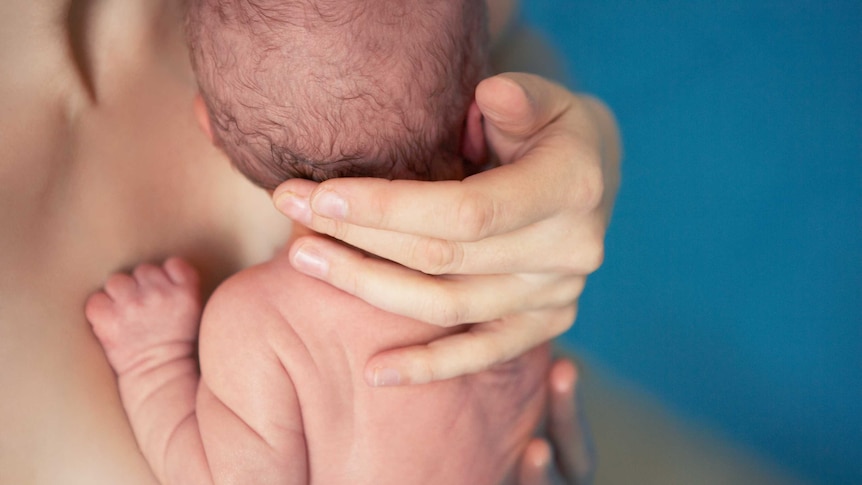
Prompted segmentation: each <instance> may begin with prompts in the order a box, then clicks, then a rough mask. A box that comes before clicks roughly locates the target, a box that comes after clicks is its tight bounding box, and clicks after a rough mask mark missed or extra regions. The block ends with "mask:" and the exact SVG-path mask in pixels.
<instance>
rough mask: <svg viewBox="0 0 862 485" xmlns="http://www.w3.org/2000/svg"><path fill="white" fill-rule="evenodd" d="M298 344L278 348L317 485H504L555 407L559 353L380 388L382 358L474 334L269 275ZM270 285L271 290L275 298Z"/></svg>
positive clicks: (274, 267) (279, 270)
mask: <svg viewBox="0 0 862 485" xmlns="http://www.w3.org/2000/svg"><path fill="white" fill-rule="evenodd" d="M269 266H270V269H271V271H267V273H270V275H271V277H272V278H273V280H278V283H277V287H278V288H279V289H280V290H279V291H282V290H283V297H280V298H279V299H278V302H277V303H276V304H277V305H278V310H279V313H280V314H281V315H283V316H284V322H283V323H282V324H283V325H284V328H282V329H278V331H279V332H284V333H289V334H291V338H289V339H275V341H277V342H290V343H289V344H287V345H285V347H289V348H282V349H276V352H277V353H278V355H280V356H281V359H282V361H283V364H284V366H285V369H286V370H287V373H288V374H289V375H290V379H291V380H292V381H293V384H294V385H295V387H296V393H297V396H298V398H299V402H300V407H301V412H302V423H303V429H304V433H305V438H306V442H307V448H308V465H309V471H310V475H309V476H310V477H311V483H315V484H326V485H329V484H348V483H349V484H374V485H386V484H393V485H395V484H399V485H400V484H417V485H418V484H444V485H458V484H465V485H467V484H469V485H481V484H489V485H491V484H495V485H496V484H500V483H503V482H504V481H505V480H506V479H507V477H508V476H509V475H510V472H511V471H512V469H513V467H514V465H515V463H516V462H517V459H518V457H519V456H520V454H521V452H522V451H523V448H524V446H525V445H526V444H527V442H528V440H529V439H530V437H531V436H532V435H533V433H534V432H535V431H536V428H537V427H538V426H539V423H540V421H541V418H542V413H543V410H544V406H545V399H546V396H545V392H546V386H545V376H546V374H547V369H548V365H549V359H550V354H549V346H548V345H543V346H541V347H539V348H536V349H534V350H533V351H531V352H529V353H527V354H526V355H524V356H521V357H519V358H517V359H516V360H514V361H511V362H508V363H505V364H502V365H499V366H497V367H495V368H494V369H492V370H489V371H485V372H483V373H479V374H475V375H471V376H466V377H461V378H456V379H450V380H446V381H442V382H436V383H432V384H425V385H417V386H406V387H379V388H375V387H371V386H369V385H368V384H367V383H366V382H365V380H364V377H363V376H364V367H365V363H366V362H367V361H368V359H369V358H370V357H372V356H373V355H375V354H376V353H378V352H380V351H383V350H387V349H393V348H399V347H404V346H410V345H421V344H425V343H428V342H430V341H432V340H434V339H437V338H440V337H443V336H445V335H446V334H451V333H455V332H460V331H464V330H466V329H465V328H460V329H441V328H439V327H435V326H432V325H428V324H425V323H421V322H418V321H415V320H411V319H408V318H404V317H401V316H397V315H392V314H389V313H386V312H383V311H381V310H379V309H377V308H374V307H372V306H370V305H368V304H367V303H365V302H363V301H362V300H359V299H357V298H355V297H353V296H351V295H348V294H347V293H344V292H341V291H340V290H337V289H335V288H333V287H331V286H329V285H327V284H324V283H322V282H320V281H318V280H315V279H312V278H309V277H306V276H304V275H301V274H300V273H297V272H295V271H294V270H293V269H292V268H291V267H290V265H289V264H288V263H287V256H286V252H285V253H283V254H282V255H280V256H278V257H276V258H275V259H274V260H273V261H272V262H271V263H270V264H269ZM271 287H272V286H270V288H271Z"/></svg>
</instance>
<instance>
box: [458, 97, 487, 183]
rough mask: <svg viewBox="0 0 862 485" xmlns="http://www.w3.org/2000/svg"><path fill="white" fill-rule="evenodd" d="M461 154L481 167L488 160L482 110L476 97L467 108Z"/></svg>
mask: <svg viewBox="0 0 862 485" xmlns="http://www.w3.org/2000/svg"><path fill="white" fill-rule="evenodd" d="M461 156H462V157H463V158H464V160H466V161H467V162H469V163H471V164H473V165H475V166H480V167H481V166H483V165H485V163H486V162H487V161H488V147H487V145H486V144H485V131H484V129H483V126H482V111H480V110H479V105H478V104H476V100H475V99H474V100H473V102H472V103H470V108H469V109H468V110H467V119H466V120H465V121H464V130H463V132H462V133H461Z"/></svg>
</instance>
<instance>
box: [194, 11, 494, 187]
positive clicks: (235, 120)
mask: <svg viewBox="0 0 862 485" xmlns="http://www.w3.org/2000/svg"><path fill="white" fill-rule="evenodd" d="M485 22H486V19H485V0H444V1H441V0H296V1H291V0H191V1H190V2H189V11H188V17H187V30H188V36H189V44H190V46H191V55H192V64H193V66H194V68H195V72H196V74H197V77H198V83H199V86H200V90H201V95H202V97H203V100H204V102H205V104H206V111H207V113H208V118H209V120H208V122H209V124H210V130H211V135H212V137H213V139H214V141H215V142H216V144H217V145H218V146H219V147H220V148H221V149H222V150H224V151H225V152H226V153H227V155H228V156H229V157H230V158H231V160H232V161H233V163H234V164H235V165H236V167H237V168H238V169H239V170H240V171H241V172H242V173H243V174H245V175H246V176H247V177H248V178H249V179H250V180H251V181H253V182H254V183H256V184H257V185H259V186H261V187H263V188H265V189H268V190H273V189H274V188H275V187H276V186H278V185H279V184H280V183H281V182H283V181H284V180H286V179H289V178H293V177H299V178H307V179H311V180H316V181H322V180H325V179H328V178H333V177H345V176H364V177H381V178H388V179H421V180H444V179H460V178H463V177H464V176H465V175H466V174H467V173H468V170H466V169H465V167H466V166H469V162H466V161H465V160H464V158H463V157H462V144H463V143H464V142H465V135H464V133H465V132H468V133H472V134H470V135H469V136H472V137H474V138H475V136H477V135H476V133H475V132H476V130H475V125H476V124H478V121H476V122H475V123H473V125H474V126H473V129H472V132H471V131H470V129H469V128H467V129H465V126H466V127H469V126H470V125H471V123H467V118H468V117H467V114H468V111H469V110H470V106H471V103H472V101H473V92H474V89H475V87H476V85H477V84H478V83H479V81H480V80H481V79H482V78H484V77H485V76H487V75H488V73H489V61H488V52H487V50H488V38H487V30H486V25H485ZM474 109H475V108H474ZM477 116H478V115H477ZM471 118H472V116H471ZM476 119H477V120H478V118H476ZM479 133H481V130H479ZM478 136H481V134H479V135H478ZM471 143H472V144H473V145H475V140H473V141H472V142H471ZM474 158H475V157H474ZM473 161H474V162H479V161H478V160H473Z"/></svg>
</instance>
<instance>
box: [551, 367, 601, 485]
mask: <svg viewBox="0 0 862 485" xmlns="http://www.w3.org/2000/svg"><path fill="white" fill-rule="evenodd" d="M549 384H550V390H551V392H550V402H549V408H550V414H549V418H548V419H549V425H548V433H549V435H550V438H551V442H552V443H553V446H554V449H555V450H556V452H557V454H556V456H557V467H559V469H560V470H561V471H562V472H563V475H564V476H566V477H567V478H568V479H569V481H570V482H571V483H576V484H578V485H584V484H589V483H592V479H593V473H594V462H595V460H594V452H593V448H592V440H591V438H590V435H589V430H588V429H587V426H586V420H585V419H584V415H583V409H582V407H581V405H580V402H579V400H578V398H577V388H578V371H577V368H576V367H575V365H574V364H573V363H572V362H571V361H569V360H567V359H561V360H558V361H556V362H554V365H553V367H552V369H551V372H550V373H549Z"/></svg>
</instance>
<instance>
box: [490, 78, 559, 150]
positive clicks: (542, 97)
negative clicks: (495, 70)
mask: <svg viewBox="0 0 862 485" xmlns="http://www.w3.org/2000/svg"><path fill="white" fill-rule="evenodd" d="M571 100H572V94H571V93H570V92H569V91H568V90H566V89H565V88H563V87H562V86H560V85H558V84H556V83H553V82H551V81H548V80H546V79H544V78H542V77H539V76H535V75H533V74H526V73H517V72H510V73H504V74H498V75H496V76H493V77H490V78H487V79H485V80H483V81H482V82H480V83H479V85H478V86H476V104H477V105H478V107H479V110H480V111H481V112H482V115H483V117H484V119H485V132H486V133H485V136H486V137H487V140H488V143H489V145H490V146H491V148H492V149H493V150H494V152H495V153H497V155H498V156H499V157H500V160H501V161H502V162H503V163H509V162H511V161H512V160H513V159H515V158H517V157H516V155H517V154H518V153H519V152H520V151H521V150H522V149H523V148H524V146H525V145H526V144H527V143H528V142H530V140H531V139H532V138H533V137H534V135H536V134H537V133H539V132H540V131H542V129H544V128H545V127H546V126H548V124H550V123H552V122H553V121H554V120H556V119H557V118H559V117H560V115H561V114H563V112H565V111H566V110H567V109H569V107H570V105H571Z"/></svg>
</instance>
